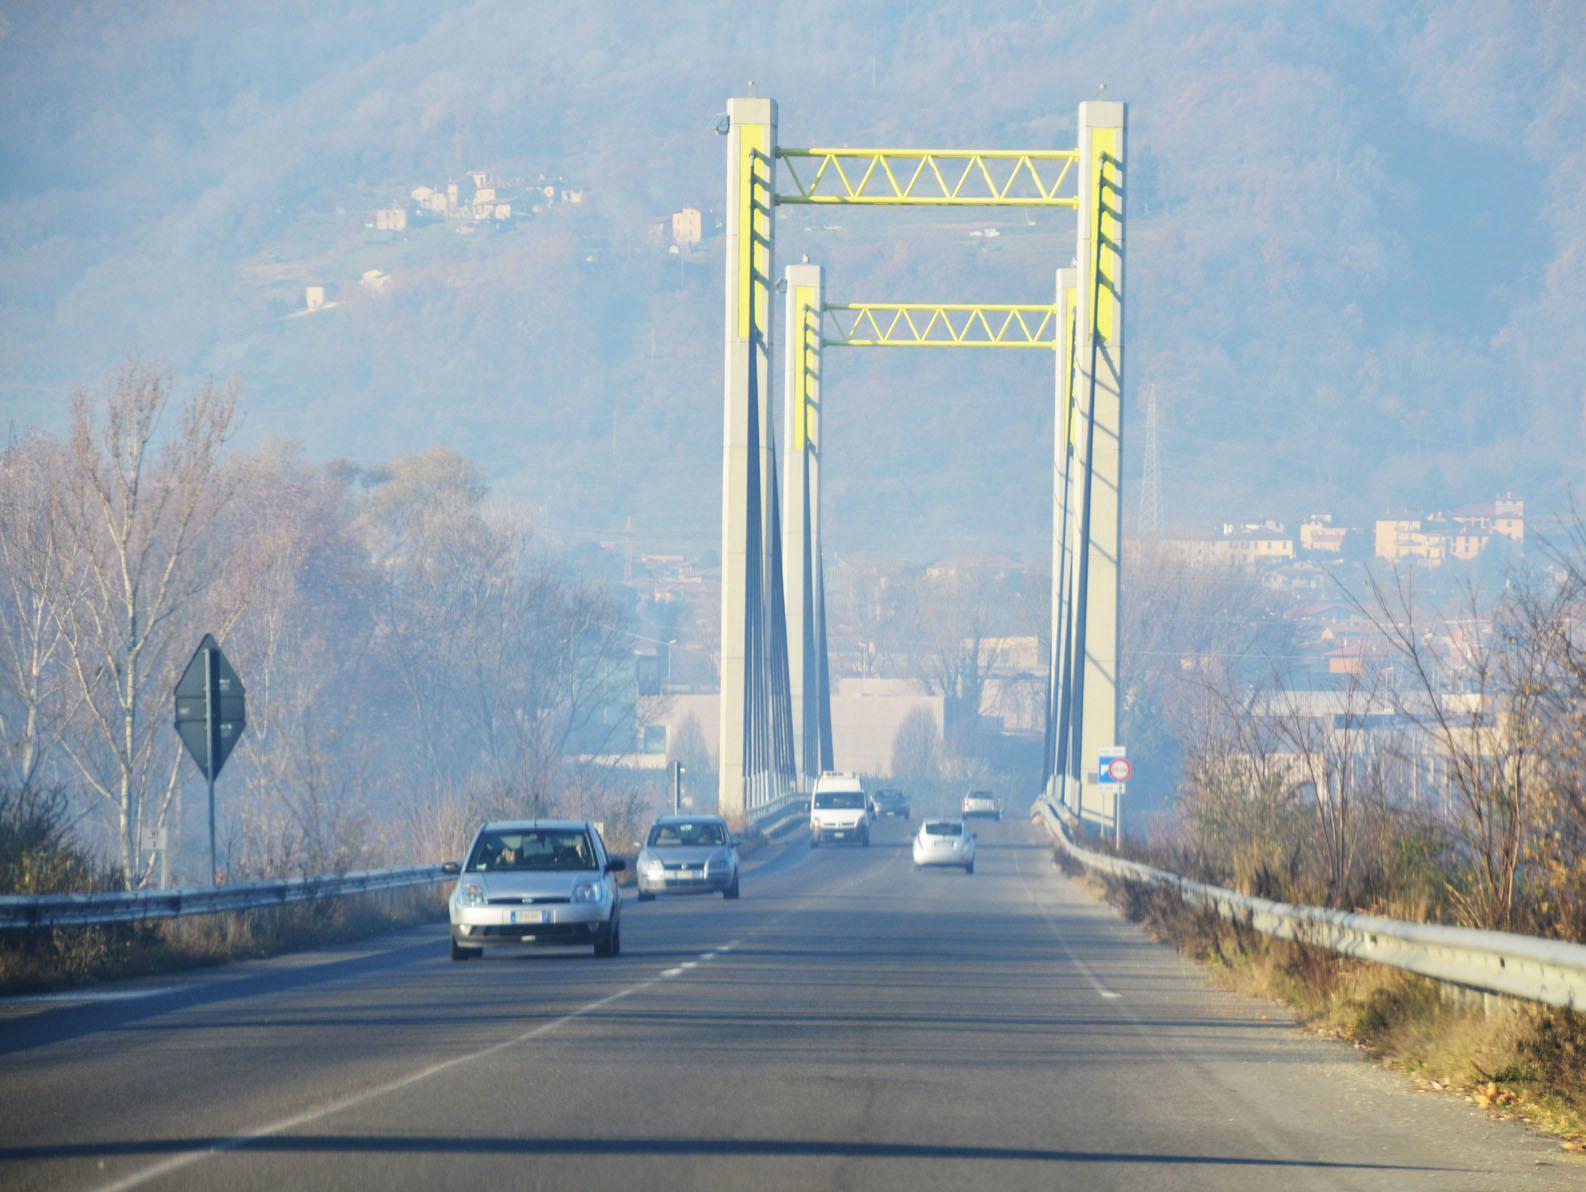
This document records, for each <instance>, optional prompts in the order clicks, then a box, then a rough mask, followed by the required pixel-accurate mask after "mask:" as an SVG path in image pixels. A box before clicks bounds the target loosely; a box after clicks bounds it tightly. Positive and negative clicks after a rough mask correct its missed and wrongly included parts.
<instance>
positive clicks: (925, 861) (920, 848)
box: [914, 819, 975, 873]
mask: <svg viewBox="0 0 1586 1192" xmlns="http://www.w3.org/2000/svg"><path fill="white" fill-rule="evenodd" d="M927 865H961V866H963V870H964V872H965V873H974V872H975V834H974V833H973V832H971V831H970V830H969V829H968V827H966V826H965V824H964V821H963V820H961V819H928V820H926V821H925V822H924V823H922V824H921V825H920V830H919V831H918V832H916V833H915V834H914V868H915V869H924V868H925V867H926V866H927Z"/></svg>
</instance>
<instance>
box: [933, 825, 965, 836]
mask: <svg viewBox="0 0 1586 1192" xmlns="http://www.w3.org/2000/svg"><path fill="white" fill-rule="evenodd" d="M925 834H926V835H927V836H962V835H963V834H964V825H963V824H926V825H925Z"/></svg>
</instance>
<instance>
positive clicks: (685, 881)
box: [639, 868, 733, 894]
mask: <svg viewBox="0 0 1586 1192" xmlns="http://www.w3.org/2000/svg"><path fill="white" fill-rule="evenodd" d="M732 876H733V875H732V871H731V870H730V869H725V868H724V869H720V870H715V869H713V870H711V871H710V872H709V873H702V872H699V871H698V870H690V871H689V872H687V873H682V872H680V871H678V870H675V869H669V870H666V871H664V872H662V873H641V874H640V875H639V893H641V894H719V893H721V891H723V890H725V889H727V888H728V887H729V886H731V885H732Z"/></svg>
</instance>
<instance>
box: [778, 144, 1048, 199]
mask: <svg viewBox="0 0 1586 1192" xmlns="http://www.w3.org/2000/svg"><path fill="white" fill-rule="evenodd" d="M776 155H777V157H778V158H779V159H780V160H781V161H782V163H783V164H784V165H785V166H786V167H787V173H788V177H789V178H790V179H791V180H792V182H793V188H794V189H793V190H792V192H790V193H788V194H778V195H777V196H776V201H777V202H778V203H877V204H883V203H884V204H891V205H894V206H920V207H1077V206H1078V204H1079V199H1078V196H1077V195H1075V194H1073V193H1062V192H1063V191H1064V189H1065V186H1066V184H1067V183H1068V181H1069V176H1070V175H1071V174H1073V173H1074V172H1075V166H1076V165H1077V164H1078V162H1079V150H1077V149H1051V150H1036V151H1031V152H1022V151H1020V150H1017V149H780V148H779V149H778V150H777V151H776ZM1067 189H1068V190H1069V191H1072V189H1073V188H1072V187H1067Z"/></svg>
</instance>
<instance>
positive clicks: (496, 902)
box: [490, 894, 570, 906]
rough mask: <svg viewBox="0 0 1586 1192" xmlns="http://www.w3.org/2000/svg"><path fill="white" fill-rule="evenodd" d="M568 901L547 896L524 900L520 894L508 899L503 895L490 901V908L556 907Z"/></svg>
mask: <svg viewBox="0 0 1586 1192" xmlns="http://www.w3.org/2000/svg"><path fill="white" fill-rule="evenodd" d="M569 901H570V899H567V898H558V897H555V896H547V897H545V898H536V897H533V896H530V897H527V898H526V897H524V896H523V895H522V894H514V895H512V896H510V897H508V896H506V895H503V896H502V897H500V898H492V899H491V900H490V905H491V906H558V905H562V904H565V903H567V902H569Z"/></svg>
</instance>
